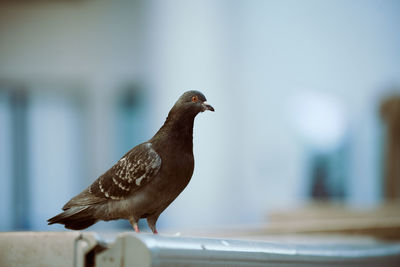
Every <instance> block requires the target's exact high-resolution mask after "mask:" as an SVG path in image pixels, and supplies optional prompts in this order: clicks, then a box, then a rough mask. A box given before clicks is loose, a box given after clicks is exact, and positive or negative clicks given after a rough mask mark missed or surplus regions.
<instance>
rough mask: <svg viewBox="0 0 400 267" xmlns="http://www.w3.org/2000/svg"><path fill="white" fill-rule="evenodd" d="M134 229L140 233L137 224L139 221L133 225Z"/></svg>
mask: <svg viewBox="0 0 400 267" xmlns="http://www.w3.org/2000/svg"><path fill="white" fill-rule="evenodd" d="M133 229H135V232H136V233H140V230H139V226H138V225H137V223H135V224H134V225H133Z"/></svg>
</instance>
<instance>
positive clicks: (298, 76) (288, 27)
mask: <svg viewBox="0 0 400 267" xmlns="http://www.w3.org/2000/svg"><path fill="white" fill-rule="evenodd" d="M398 14H400V3H399V2H398V1H226V0H225V1H211V0H206V1H183V0H182V1H172V0H171V1H123V0H119V1H100V0H99V1H94V0H86V1H53V2H50V1H32V2H29V1H19V3H14V2H12V1H9V2H5V3H4V4H2V5H1V7H0V62H1V63H0V79H1V80H2V81H3V82H5V83H6V84H15V83H17V84H23V85H25V86H26V87H27V88H34V87H44V86H43V84H49V83H50V84H53V85H57V84H74V85H73V86H72V87H75V88H78V89H75V90H78V91H79V90H82V91H84V95H86V97H85V106H86V109H85V110H86V111H85V116H84V118H85V120H84V123H83V125H84V126H78V127H80V128H82V127H83V128H85V129H86V130H85V135H86V137H85V139H84V140H85V143H84V145H83V147H84V151H86V152H85V153H84V155H82V161H83V165H84V169H85V170H84V171H82V172H80V173H81V174H80V175H81V176H80V179H82V181H79V182H78V183H77V184H75V185H73V186H72V187H71V189H70V190H69V192H68V194H70V196H72V195H74V194H75V193H78V192H79V191H80V190H81V189H83V188H84V187H85V186H86V185H88V184H89V183H90V182H91V181H93V180H94V179H95V178H96V177H97V176H98V175H100V174H102V173H103V172H104V171H105V170H107V169H108V168H109V167H110V166H111V165H112V164H113V163H114V162H115V161H116V160H117V159H118V155H117V153H116V152H115V147H116V146H117V145H116V144H117V143H118V140H119V139H120V138H119V136H118V131H116V129H115V128H114V127H113V125H115V124H114V120H115V117H114V116H113V114H114V113H113V112H114V111H113V102H112V100H113V99H114V98H115V97H116V95H117V94H118V92H119V88H121V87H122V86H123V85H125V84H127V83H137V84H140V86H141V88H143V90H144V92H145V94H146V97H145V98H144V99H145V100H144V101H145V103H146V110H145V112H144V114H145V115H144V116H145V117H146V119H144V120H143V121H141V122H140V125H145V126H138V127H144V128H145V132H146V136H143V137H141V138H143V139H141V138H140V137H139V138H138V140H136V142H135V143H139V142H141V141H144V140H145V139H147V138H149V137H151V135H152V134H153V133H154V132H155V131H156V130H157V129H158V128H159V127H160V126H161V124H162V123H163V121H164V120H165V117H166V115H167V112H168V111H169V109H170V107H171V106H172V105H173V103H174V101H176V99H177V98H178V97H179V95H180V94H181V93H182V92H184V91H185V90H188V89H197V90H201V91H202V92H203V93H204V94H205V95H206V96H207V98H208V101H209V102H210V103H211V104H212V105H213V106H214V107H215V109H216V112H215V113H205V114H200V115H199V116H198V118H197V119H196V123H195V132H194V152H195V157H196V168H195V173H194V175H193V178H192V181H191V183H190V184H189V186H188V187H187V189H186V190H185V191H184V192H183V193H182V195H181V196H180V197H179V198H178V199H177V200H176V201H175V202H174V203H173V204H172V205H171V206H170V207H169V208H168V209H167V210H166V212H165V213H164V214H163V215H162V216H161V217H160V226H161V227H173V228H182V227H186V228H188V227H195V228H196V227H207V226H212V225H223V224H237V223H244V222H248V223H259V222H263V221H265V219H266V216H267V214H268V212H269V211H271V210H274V209H277V208H281V207H285V206H293V205H297V204H299V203H302V202H305V201H307V200H308V199H309V190H310V183H311V181H310V175H311V174H310V173H311V171H310V169H312V168H311V166H312V162H313V161H312V159H313V157H314V156H315V155H323V156H324V157H328V156H330V155H338V151H339V150H340V149H342V148H344V149H342V150H343V151H345V152H344V153H345V156H346V157H345V158H346V160H345V163H346V164H344V165H343V164H342V165H339V167H337V168H340V169H343V170H345V171H344V172H343V173H344V174H343V175H342V179H343V180H344V181H343V183H344V186H345V196H344V197H342V198H341V199H339V200H341V201H345V202H346V203H349V204H352V205H357V206H361V207H368V206H370V205H375V204H377V203H379V202H380V200H381V173H380V171H381V170H380V168H381V167H380V161H381V154H380V149H381V141H380V140H381V139H380V138H382V136H381V134H380V131H381V128H380V127H381V126H380V124H379V120H378V118H377V107H378V106H379V101H380V99H381V97H382V95H384V94H385V92H386V91H387V90H386V89H387V88H391V87H393V85H397V84H399V83H400V60H399V59H400V32H399V31H400V30H399V27H398V26H399V25H400V17H399V16H398ZM47 87H49V86H47ZM50 87H52V86H50ZM53 87H63V86H53ZM32 90H33V89H32ZM50 90H51V89H50ZM54 90H63V89H54ZM56 94H58V93H56ZM0 110H1V109H0ZM0 118H1V117H0ZM2 122H3V123H4V125H6V119H4V120H2ZM127 123H128V122H127ZM140 139H141V140H140ZM129 148H130V147H128V146H127V147H126V151H127V150H128V149H129ZM61 153H62V151H61ZM3 154H5V153H2V154H0V155H2V156H3V157H6V155H5V156H4V155H3ZM64 154H65V153H64ZM121 155H122V154H121ZM43 160H46V158H43ZM4 162H5V161H4ZM333 169H335V168H333ZM77 176H79V175H77ZM49 179H50V178H49ZM54 179H56V178H54ZM60 179H61V178H60ZM63 179H64V178H63ZM71 179H78V177H76V178H75V177H71ZM7 183H8V181H4V185H5V186H6V185H7ZM48 190H49V191H54V190H58V189H57V188H54V187H49V188H48ZM68 194H67V193H66V194H65V196H63V199H57V201H55V203H54V204H53V205H51V208H47V209H46V210H45V212H42V213H41V215H40V217H38V218H39V219H37V221H38V223H37V224H34V225H33V226H32V227H33V228H35V229H49V228H48V227H47V226H46V225H45V222H44V220H45V219H46V218H47V217H50V216H52V215H54V214H55V213H56V212H58V211H59V209H58V210H57V209H55V207H57V206H59V208H61V205H62V203H64V202H65V201H67V200H68ZM53 198H55V196H54V195H50V194H49V195H48V200H49V201H52V199H53ZM44 199H46V197H44ZM5 203H6V202H5ZM35 205H44V203H37V204H35ZM8 209H9V208H8V207H7V206H4V207H2V211H1V212H2V214H8V212H9V211H8ZM32 215H34V214H32ZM41 220H43V224H40V221H41ZM105 227H107V226H105Z"/></svg>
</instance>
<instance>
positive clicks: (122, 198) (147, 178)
mask: <svg viewBox="0 0 400 267" xmlns="http://www.w3.org/2000/svg"><path fill="white" fill-rule="evenodd" d="M206 110H210V111H214V108H213V107H212V106H211V105H209V104H208V103H207V102H206V98H205V96H204V95H203V94H202V93H201V92H198V91H188V92H185V93H184V94H183V95H182V96H181V97H180V98H179V99H178V101H177V102H176V103H175V105H174V106H173V107H172V109H171V110H170V112H169V114H168V117H167V119H166V121H165V123H164V125H163V126H162V127H161V128H160V130H158V132H157V133H156V134H155V135H154V136H153V138H151V139H150V140H149V141H147V142H144V143H142V144H140V145H137V146H135V147H134V148H132V149H131V150H130V151H129V152H127V153H126V154H125V155H124V156H123V157H122V158H121V159H120V160H119V161H118V162H117V163H116V164H115V165H114V166H112V167H111V168H110V169H109V170H108V171H106V172H105V173H104V174H103V175H101V176H100V177H99V178H98V179H97V180H96V181H94V183H93V184H92V185H90V186H89V187H88V188H86V189H85V190H84V191H83V192H82V193H80V194H79V195H77V196H75V197H74V198H72V199H71V200H70V201H68V203H67V204H65V205H64V207H63V210H64V211H63V212H62V213H60V214H58V215H57V216H55V217H53V218H51V219H49V220H48V223H49V224H53V223H60V224H64V225H65V228H68V229H73V230H81V229H85V228H87V227H89V226H91V225H93V224H94V223H96V222H98V221H99V220H104V221H110V220H117V219H127V220H129V222H130V223H131V225H132V227H133V228H134V230H135V231H136V232H139V227H138V224H137V223H138V221H139V219H141V218H146V219H147V223H148V225H149V227H150V229H151V230H152V231H153V233H155V234H156V233H157V229H156V222H157V219H158V217H159V216H160V214H161V213H162V212H163V211H164V210H165V209H166V208H167V207H168V206H169V204H171V202H172V201H173V200H174V199H175V198H176V197H177V196H178V195H179V194H180V193H181V192H182V191H183V189H184V188H185V187H186V186H187V184H188V183H189V181H190V178H191V177H192V174H193V169H194V157H193V123H194V118H195V117H196V115H197V114H199V113H200V112H204V111H206Z"/></svg>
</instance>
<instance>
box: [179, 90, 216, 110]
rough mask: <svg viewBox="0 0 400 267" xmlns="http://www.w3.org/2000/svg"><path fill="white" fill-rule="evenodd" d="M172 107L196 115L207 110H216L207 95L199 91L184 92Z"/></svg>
mask: <svg viewBox="0 0 400 267" xmlns="http://www.w3.org/2000/svg"><path fill="white" fill-rule="evenodd" d="M172 109H173V110H179V111H181V112H187V113H189V114H192V115H194V116H196V115H197V114H198V113H200V112H204V111H206V110H210V111H214V108H213V107H212V106H211V105H210V104H208V103H207V99H206V97H205V96H204V95H203V94H202V93H201V92H199V91H187V92H185V93H183V95H181V97H180V98H179V99H178V101H176V103H175V105H174V107H173V108H172Z"/></svg>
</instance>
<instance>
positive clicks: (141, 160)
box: [63, 143, 161, 209]
mask: <svg viewBox="0 0 400 267" xmlns="http://www.w3.org/2000/svg"><path fill="white" fill-rule="evenodd" d="M160 168H161V157H160V156H159V155H158V154H157V152H156V151H155V150H154V149H153V148H152V145H151V143H143V144H140V145H138V146H136V147H134V148H133V149H131V150H130V151H129V152H128V153H126V154H125V155H124V156H123V157H122V158H121V159H120V160H119V161H118V162H117V163H116V164H115V165H114V166H113V167H111V169H109V170H108V171H107V172H105V173H104V174H103V175H101V176H100V177H99V178H98V179H97V180H96V181H95V182H94V183H93V184H92V185H91V186H89V187H88V188H87V189H86V190H85V191H83V192H82V193H81V194H79V195H77V196H76V197H74V198H73V199H71V200H70V201H69V202H68V203H67V204H65V206H64V207H63V209H68V208H70V207H71V206H82V205H91V204H98V203H102V202H104V201H106V200H108V199H111V200H121V199H124V198H126V197H128V196H130V195H131V194H132V193H134V192H135V191H137V190H138V189H139V188H141V187H143V186H144V185H146V184H147V183H148V182H149V181H151V180H152V178H153V177H155V176H156V175H157V173H158V171H159V170H160Z"/></svg>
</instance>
